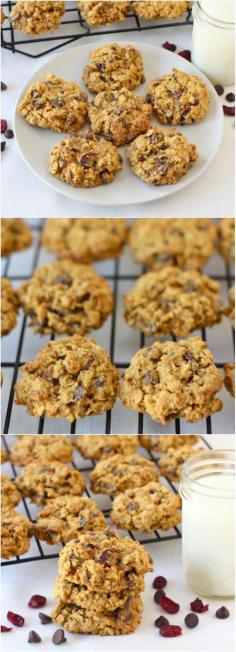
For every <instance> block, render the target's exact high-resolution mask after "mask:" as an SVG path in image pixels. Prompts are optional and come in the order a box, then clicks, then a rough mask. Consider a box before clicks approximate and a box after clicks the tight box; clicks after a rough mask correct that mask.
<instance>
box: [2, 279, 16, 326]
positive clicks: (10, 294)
mask: <svg viewBox="0 0 236 652" xmlns="http://www.w3.org/2000/svg"><path fill="white" fill-rule="evenodd" d="M18 308H19V301H18V297H17V293H16V292H15V290H14V289H13V287H12V284H11V282H10V281H9V279H8V278H2V279H1V336H2V337H4V335H8V333H10V332H11V331H12V330H13V328H15V326H16V322H17V314H18Z"/></svg>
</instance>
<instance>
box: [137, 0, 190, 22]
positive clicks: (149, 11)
mask: <svg viewBox="0 0 236 652" xmlns="http://www.w3.org/2000/svg"><path fill="white" fill-rule="evenodd" d="M133 5H134V10H135V13H136V14H137V15H138V16H139V17H140V18H144V19H145V20H153V19H155V18H158V19H160V18H172V19H175V18H179V17H180V16H182V14H184V12H185V11H186V9H188V7H189V2H183V1H182V2H181V0H175V2H168V0H165V2H163V0H162V1H161V2H155V0H154V1H152V2H149V1H148V0H145V2H143V1H142V2H134V3H133Z"/></svg>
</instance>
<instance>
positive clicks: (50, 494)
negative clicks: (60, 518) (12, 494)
mask: <svg viewBox="0 0 236 652" xmlns="http://www.w3.org/2000/svg"><path fill="white" fill-rule="evenodd" d="M16 485H17V487H18V489H19V491H20V492H21V494H22V496H25V497H28V498H30V500H31V501H32V503H37V505H45V504H46V503H47V502H48V501H49V500H51V499H52V498H56V497H57V496H65V495H67V494H69V495H70V496H73V495H74V496H81V494H82V493H83V491H84V478H83V476H82V474H81V473H80V472H79V471H77V469H75V468H73V467H72V466H66V464H61V462H51V463H48V464H44V463H42V462H31V464H27V465H26V466H25V467H24V468H23V469H22V471H21V474H20V475H18V476H17V479H16Z"/></svg>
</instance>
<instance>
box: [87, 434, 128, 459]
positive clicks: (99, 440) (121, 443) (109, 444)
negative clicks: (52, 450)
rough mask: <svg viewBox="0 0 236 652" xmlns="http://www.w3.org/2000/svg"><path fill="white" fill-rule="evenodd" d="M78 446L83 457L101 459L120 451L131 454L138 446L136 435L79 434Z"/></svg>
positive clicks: (122, 453) (120, 452)
mask: <svg viewBox="0 0 236 652" xmlns="http://www.w3.org/2000/svg"><path fill="white" fill-rule="evenodd" d="M76 447H77V448H78V450H79V452H80V453H81V455H82V456H83V457H85V458H86V459H91V460H101V459H103V458H104V457H110V456H111V455H115V453H119V454H121V455H131V454H132V453H135V452H136V449H137V447H138V437H137V436H136V435H79V436H78V437H77V438H76Z"/></svg>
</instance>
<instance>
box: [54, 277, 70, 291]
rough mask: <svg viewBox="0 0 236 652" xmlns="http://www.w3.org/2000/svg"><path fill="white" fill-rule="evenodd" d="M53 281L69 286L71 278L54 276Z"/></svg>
mask: <svg viewBox="0 0 236 652" xmlns="http://www.w3.org/2000/svg"><path fill="white" fill-rule="evenodd" d="M54 283H59V284H60V285H67V287H68V288H69V287H71V285H72V279H71V278H70V277H69V276H56V278H55V279H54Z"/></svg>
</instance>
